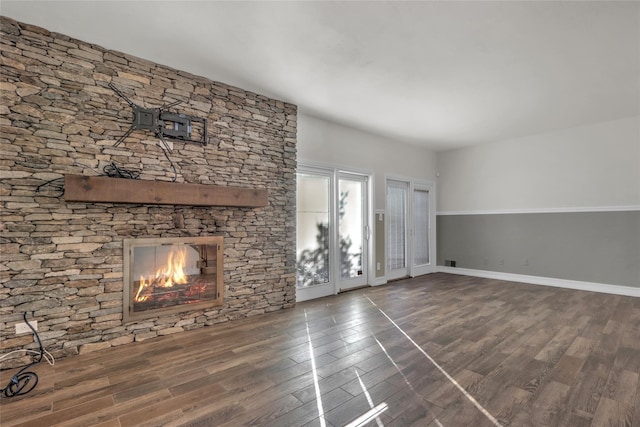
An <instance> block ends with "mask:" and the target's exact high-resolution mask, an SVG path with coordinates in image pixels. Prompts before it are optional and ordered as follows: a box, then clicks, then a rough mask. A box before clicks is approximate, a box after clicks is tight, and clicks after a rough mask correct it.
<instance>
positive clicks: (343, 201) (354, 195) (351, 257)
mask: <svg viewBox="0 0 640 427" xmlns="http://www.w3.org/2000/svg"><path fill="white" fill-rule="evenodd" d="M366 203H367V179H366V177H364V176H359V175H350V174H344V173H341V174H339V175H338V204H337V205H338V248H339V264H338V265H339V267H340V274H339V278H338V281H339V290H347V289H352V288H355V287H359V286H364V285H366V284H367V265H366V263H367V258H368V257H367V255H366V250H367V246H368V245H367V241H368V238H369V236H368V233H369V227H368V225H367V218H366V212H367V204H366Z"/></svg>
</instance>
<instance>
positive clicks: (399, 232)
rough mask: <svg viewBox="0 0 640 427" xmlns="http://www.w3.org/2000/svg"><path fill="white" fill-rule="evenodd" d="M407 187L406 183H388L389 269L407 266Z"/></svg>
mask: <svg viewBox="0 0 640 427" xmlns="http://www.w3.org/2000/svg"><path fill="white" fill-rule="evenodd" d="M406 206H407V189H406V185H404V184H395V183H392V182H389V183H388V185H387V221H388V222H389V226H388V227H389V235H388V236H387V253H388V262H389V270H398V269H401V268H405V267H406V266H407V255H406V254H407V247H406V241H405V235H406V228H407V222H406V218H407V211H406Z"/></svg>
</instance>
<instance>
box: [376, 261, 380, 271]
mask: <svg viewBox="0 0 640 427" xmlns="http://www.w3.org/2000/svg"><path fill="white" fill-rule="evenodd" d="M376 270H378V271H380V263H379V262H378V263H376Z"/></svg>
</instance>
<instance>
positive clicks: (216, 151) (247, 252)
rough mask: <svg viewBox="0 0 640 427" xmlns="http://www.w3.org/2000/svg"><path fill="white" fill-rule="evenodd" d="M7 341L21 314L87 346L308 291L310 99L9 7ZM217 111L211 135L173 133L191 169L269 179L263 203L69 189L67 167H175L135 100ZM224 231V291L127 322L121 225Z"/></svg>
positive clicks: (11, 344)
mask: <svg viewBox="0 0 640 427" xmlns="http://www.w3.org/2000/svg"><path fill="white" fill-rule="evenodd" d="M0 19H1V34H0V60H1V64H2V65H1V66H2V73H1V75H0V89H1V93H0V95H1V99H0V127H1V129H0V195H1V197H2V198H1V199H0V200H1V202H0V203H1V209H2V210H1V217H0V239H1V246H0V248H1V249H0V251H1V253H0V256H1V260H0V283H1V289H0V318H1V319H2V320H1V325H2V328H1V332H0V343H1V344H0V345H1V350H2V352H3V353H4V352H7V351H11V350H13V349H19V348H27V347H31V348H33V347H35V343H34V342H33V337H32V336H31V334H26V335H18V336H16V335H15V327H14V326H15V324H16V323H17V322H20V321H22V313H24V312H26V313H27V314H28V318H29V319H35V320H37V321H38V332H39V334H40V336H41V338H42V340H43V344H44V345H45V347H46V348H47V349H49V350H50V351H52V352H53V353H54V355H58V356H60V355H68V354H75V353H78V352H81V353H82V352H87V351H92V350H95V349H100V348H106V347H110V346H117V345H123V344H127V343H131V342H133V341H141V340H145V339H148V338H152V337H156V336H159V335H166V334H172V333H177V332H180V331H183V330H188V329H193V328H199V327H203V326H205V325H212V324H215V323H218V322H225V321H229V320H233V319H238V318H244V317H247V316H253V315H258V314H261V313H266V312H270V311H275V310H279V309H282V308H287V307H291V306H293V305H294V303H295V168H296V114H297V112H296V106H295V105H291V104H288V103H285V102H282V101H278V100H275V99H270V98H267V97H265V96H261V95H258V94H255V93H251V92H247V91H245V90H242V89H239V88H236V87H232V86H228V85H225V84H222V83H218V82H213V81H210V80H208V79H205V78H203V77H199V76H195V75H191V74H189V73H186V72H183V71H180V70H174V69H171V68H168V67H166V66H162V65H159V64H155V63H151V62H148V61H145V60H142V59H139V58H136V57H133V56H129V55H127V54H124V53H120V52H114V51H110V50H107V49H104V48H102V47H100V46H95V45H91V44H88V43H85V42H82V41H79V40H75V39H72V38H69V37H66V36H64V35H61V34H56V33H51V32H49V31H47V30H45V29H42V28H39V27H34V26H31V25H27V24H23V23H19V22H16V21H13V20H11V19H9V18H6V17H1V18H0ZM109 83H113V84H114V85H115V86H116V87H117V88H118V89H120V90H121V91H122V92H123V93H124V94H125V95H126V96H127V97H128V98H130V99H131V100H133V101H134V102H135V103H136V104H138V105H141V106H143V107H145V108H155V107H160V106H162V105H164V104H167V103H169V102H173V101H176V100H180V101H182V103H181V104H180V105H178V106H176V107H173V108H172V109H171V111H172V112H178V113H184V114H188V115H192V116H197V117H204V118H206V119H207V120H208V127H209V130H208V137H209V144H208V145H206V146H203V145H200V144H193V143H184V142H177V141H172V142H171V144H172V145H173V153H172V154H171V158H172V160H173V162H174V163H175V164H176V166H177V169H178V176H177V179H176V181H177V182H187V183H198V184H215V185H221V186H236V187H248V188H266V189H267V190H268V202H269V203H268V206H267V207H265V208H255V209H252V208H230V207H198V206H173V205H145V204H113V203H80V202H65V200H64V198H63V193H64V186H63V180H61V178H62V177H63V176H64V174H77V175H90V176H97V175H103V174H104V172H103V170H104V167H105V166H107V165H109V164H110V163H112V162H113V163H114V164H115V165H117V166H118V167H122V168H126V169H130V170H134V171H138V172H139V173H140V179H143V180H162V181H171V180H172V179H173V177H174V174H173V171H172V169H171V166H170V164H169V162H168V161H167V160H166V158H165V156H164V154H163V152H162V150H161V148H160V142H159V140H158V139H157V138H156V137H155V136H154V135H153V133H151V132H150V131H144V130H140V131H134V132H133V133H132V134H131V135H130V137H129V138H127V139H126V140H125V142H124V143H122V144H121V145H120V146H119V147H117V148H114V146H113V145H114V143H115V141H116V140H117V139H118V138H119V137H120V136H122V135H123V134H124V132H125V131H126V130H127V129H128V128H129V127H130V125H131V120H132V110H131V107H130V106H129V105H128V104H127V103H126V102H125V101H124V100H123V99H122V98H119V97H118V96H117V95H116V94H115V93H114V91H113V90H112V89H110V88H109V87H108V84H109ZM206 235H221V236H223V237H224V239H225V240H224V245H225V251H224V253H225V257H224V265H225V271H224V284H225V289H224V297H225V300H224V304H223V305H222V306H220V307H214V308H211V309H203V310H198V311H190V312H185V313H180V314H176V315H171V316H165V317H162V318H155V319H149V320H145V321H138V322H132V323H123V321H122V310H123V307H122V289H123V283H122V282H123V269H122V267H123V265H122V264H123V239H125V238H131V237H179V236H206Z"/></svg>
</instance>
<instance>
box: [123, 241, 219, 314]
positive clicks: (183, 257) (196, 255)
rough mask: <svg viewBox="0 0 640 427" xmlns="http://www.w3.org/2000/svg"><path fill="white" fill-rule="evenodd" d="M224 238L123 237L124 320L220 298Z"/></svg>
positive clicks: (201, 305)
mask: <svg viewBox="0 0 640 427" xmlns="http://www.w3.org/2000/svg"><path fill="white" fill-rule="evenodd" d="M222 261H223V238H222V237H220V236H207V237H171V238H157V239H125V240H124V289H123V299H124V304H123V320H124V321H125V322H131V321H135V320H139V319H147V318H151V317H158V316H160V315H163V314H173V313H179V312H182V311H190V310H197V309H201V308H205V307H212V306H216V305H221V304H222V298H223V285H222Z"/></svg>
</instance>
